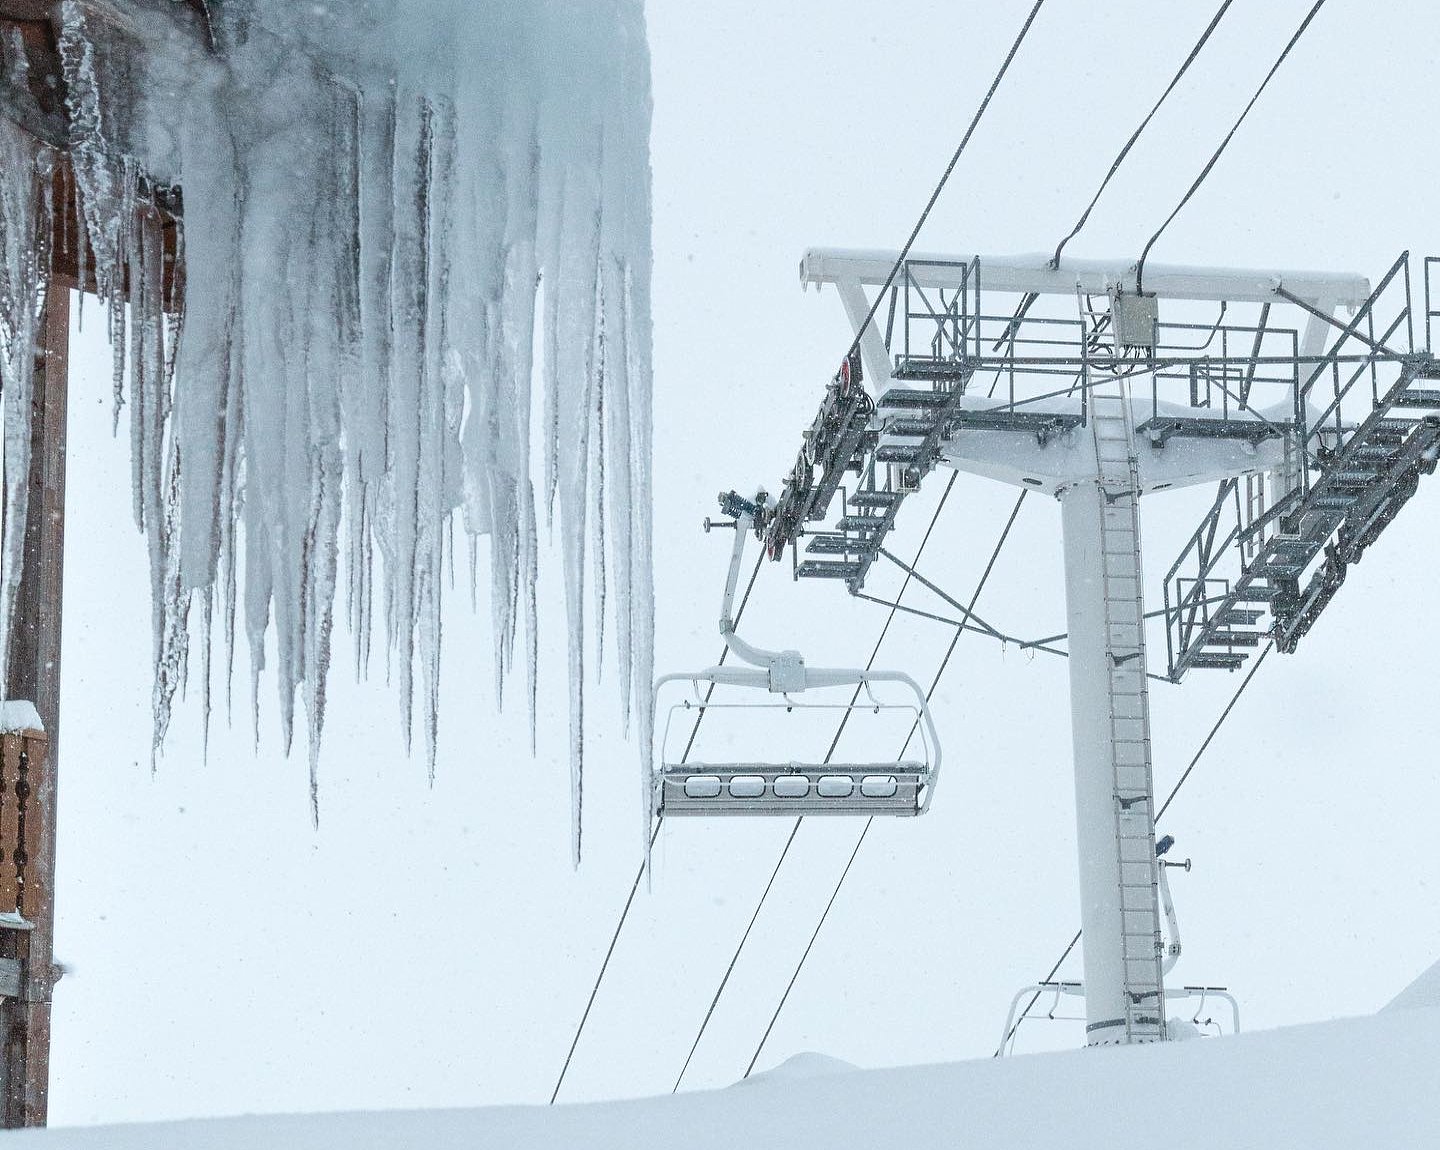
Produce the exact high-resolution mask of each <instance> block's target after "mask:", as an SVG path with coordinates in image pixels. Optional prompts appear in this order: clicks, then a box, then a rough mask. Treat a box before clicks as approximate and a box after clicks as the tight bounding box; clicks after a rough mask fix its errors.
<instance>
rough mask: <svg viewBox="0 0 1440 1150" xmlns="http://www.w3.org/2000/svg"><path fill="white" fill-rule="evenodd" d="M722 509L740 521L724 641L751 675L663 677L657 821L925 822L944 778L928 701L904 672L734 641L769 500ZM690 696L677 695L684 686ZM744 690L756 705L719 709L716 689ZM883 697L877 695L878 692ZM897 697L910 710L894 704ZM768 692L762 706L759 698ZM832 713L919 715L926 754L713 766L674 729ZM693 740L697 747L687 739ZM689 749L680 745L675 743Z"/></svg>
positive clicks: (653, 792) (654, 775) (654, 794)
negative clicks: (736, 609) (745, 566)
mask: <svg viewBox="0 0 1440 1150" xmlns="http://www.w3.org/2000/svg"><path fill="white" fill-rule="evenodd" d="M720 504H721V507H722V509H724V510H725V512H726V513H727V514H730V515H733V516H734V520H735V521H734V524H733V526H734V529H735V546H734V548H733V550H732V551H731V555H730V571H729V575H728V577H727V579H726V582H725V595H724V599H723V602H722V605H721V610H720V634H721V636H722V637H723V638H724V640H725V644H726V647H727V648H728V649H729V651H730V653H731V654H732V655H734V656H735V657H736V658H738V659H740V660H741V661H742V662H743V663H745V664H746V665H745V666H720V665H717V666H713V667H707V668H706V669H705V670H703V671H694V672H688V673H687V672H678V673H674V674H669V675H663V676H661V677H660V678H659V679H657V680H656V683H655V714H656V715H657V716H659V715H660V714H661V713H662V712H661V699H662V696H668V697H669V699H670V701H669V703H668V706H667V708H666V711H665V719H664V723H663V726H662V730H661V733H660V737H659V738H658V739H657V740H656V747H657V752H656V758H655V761H653V762H652V764H651V776H650V785H649V787H648V788H647V802H648V805H649V812H648V813H649V814H650V815H651V816H652V817H653V816H655V815H659V816H661V817H663V818H678V817H689V816H705V815H785V816H792V817H793V816H798V815H806V816H811V815H919V814H924V813H925V811H926V810H927V809H928V808H929V806H930V799H931V797H932V796H933V794H934V791H935V782H936V779H937V778H938V776H939V773H940V739H939V736H938V734H937V733H936V730H935V723H934V720H933V719H932V717H931V715H930V708H929V705H928V704H927V702H926V699H925V693H924V692H923V691H922V690H921V689H920V686H919V684H918V683H916V682H915V680H914V679H912V678H911V677H910V676H909V675H906V674H904V673H903V672H900V671H868V670H851V669H843V668H820V667H809V666H807V665H806V664H805V660H804V659H803V658H802V657H801V655H800V652H799V651H789V650H787V651H767V650H762V649H761V648H758V647H753V646H751V645H750V644H749V643H747V642H745V640H743V639H741V638H740V637H739V636H738V635H737V634H736V633H735V625H734V622H733V614H732V611H733V606H734V601H735V588H736V585H737V583H738V580H739V574H740V560H741V556H742V554H743V553H744V549H745V536H746V535H747V534H749V533H750V532H752V531H754V530H755V529H756V520H757V518H759V519H761V521H762V522H763V516H764V515H765V513H766V510H767V507H766V504H765V499H764V496H763V495H761V496H758V497H757V499H756V500H755V501H753V502H752V501H750V500H746V499H742V498H741V497H740V496H737V495H735V494H734V493H733V492H730V493H727V494H726V495H722V496H721V497H720ZM680 685H683V686H686V687H688V691H686V692H683V693H681V692H677V691H675V689H674V688H675V687H676V686H680ZM717 687H724V688H738V689H740V690H741V691H744V692H747V693H750V694H751V698H750V699H749V700H748V701H744V702H736V701H732V700H731V699H730V698H728V697H727V698H725V699H722V700H721V701H712V696H713V694H714V691H715V688H717ZM846 687H850V688H854V690H853V691H852V692H851V694H850V698H849V700H848V701H846V702H839V703H837V702H834V701H824V702H822V701H817V700H816V699H815V698H814V697H813V696H810V697H807V694H808V693H809V692H814V691H818V692H824V691H826V690H831V689H835V688H846ZM877 687H879V688H880V693H878V694H877V690H876V688H877ZM897 691H898V692H899V693H900V694H901V695H903V701H899V702H897V701H894V699H893V698H892V696H894V695H896V693H897ZM755 692H764V693H765V698H764V699H763V701H757V700H755V699H754V697H753V693H755ZM758 709H774V710H783V711H787V712H795V711H804V710H827V711H831V712H834V713H836V714H837V715H842V716H843V715H844V714H847V713H850V714H858V713H865V714H877V713H881V712H892V713H893V712H905V713H907V714H908V715H913V717H914V725H915V728H916V729H917V730H918V732H919V735H920V745H921V750H920V754H919V755H918V756H916V757H913V758H908V759H904V760H901V761H885V762H879V761H876V762H860V761H849V762H844V763H832V762H818V761H814V760H808V761H807V760H802V759H790V758H779V759H762V758H754V759H747V760H745V761H726V762H710V761H700V760H692V759H689V758H688V755H687V754H686V753H679V754H677V753H676V750H677V748H676V746H675V745H672V740H671V738H670V736H671V728H672V727H673V726H675V724H676V720H677V719H681V723H680V725H681V726H684V725H685V724H684V722H683V717H685V716H694V717H695V719H696V720H697V721H698V719H699V717H700V716H702V715H704V713H705V712H706V711H707V710H725V711H732V712H754V711H756V710H758ZM687 741H688V740H687ZM679 742H680V740H679V739H677V740H676V743H679Z"/></svg>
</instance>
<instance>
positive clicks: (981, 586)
mask: <svg viewBox="0 0 1440 1150" xmlns="http://www.w3.org/2000/svg"><path fill="white" fill-rule="evenodd" d="M1029 494H1030V493H1029V492H1028V491H1026V490H1024V489H1023V488H1022V489H1021V491H1020V496H1019V498H1018V499H1016V500H1015V506H1014V507H1012V508H1011V510H1010V517H1009V518H1008V519H1007V520H1006V521H1005V526H1004V528H1003V529H1002V530H1001V532H1000V538H999V539H997V540H996V541H995V547H994V549H993V550H992V551H991V552H990V558H989V561H988V562H986V564H985V570H984V571H983V572H982V573H981V575H980V579H979V581H978V582H977V583H976V584H975V590H974V592H973V593H972V594H971V596H970V607H969V610H968V611H967V616H968V615H969V614H970V613H972V612H973V611H974V608H975V604H976V602H978V601H979V599H980V593H981V592H982V591H984V590H985V584H986V583H988V582H989V580H990V574H991V572H992V571H994V570H995V563H996V561H997V560H998V559H999V558H1000V553H1001V552H1002V551H1003V550H1004V549H1005V543H1006V541H1007V540H1008V539H1009V538H1010V529H1011V528H1012V527H1014V526H1015V518H1016V516H1018V515H1019V514H1020V508H1021V507H1022V506H1023V505H1024V503H1025V497H1026V496H1027V495H1029ZM932 526H933V524H932ZM966 629H967V628H966V627H965V626H964V625H963V624H961V625H960V626H957V627H956V628H955V635H954V637H953V638H952V639H951V640H950V646H949V648H948V649H947V650H946V652H945V657H944V658H943V659H941V661H940V669H939V670H938V671H936V672H935V678H934V680H933V681H932V682H931V684H930V689H929V690H928V691H926V692H925V701H926V702H927V703H928V702H929V701H930V699H931V697H932V696H933V695H934V694H935V689H936V688H937V687H939V685H940V677H941V676H942V675H944V674H945V668H946V666H947V665H948V664H949V662H950V656H951V655H953V654H954V653H955V645H956V644H957V643H958V642H959V641H960V636H961V635H963V634H964V633H965V631H966ZM919 723H920V720H919V718H918V717H917V718H916V720H915V726H912V727H911V728H910V733H909V734H908V735H907V736H906V737H905V745H904V746H902V747H901V748H900V754H899V756H897V758H899V757H903V756H904V754H905V750H906V748H907V747H909V746H910V740H911V739H913V738H914V737H915V731H916V729H917V728H918V726H919ZM874 822H875V816H874V815H871V816H870V817H869V818H867V819H866V820H865V825H864V826H863V827H861V828H860V834H859V836H858V837H857V838H856V840H855V848H854V849H853V850H852V851H851V852H850V858H849V859H848V860H847V861H846V863H845V869H844V870H842V871H841V872H840V878H839V879H838V880H836V883H835V889H834V890H832V891H831V892H830V899H829V901H828V902H826V904H825V909H824V910H823V911H821V912H820V921H819V922H817V923H816V924H815V930H814V931H813V933H811V935H810V941H809V942H807V943H806V944H805V949H804V951H803V952H802V953H801V955H800V961H799V962H797V963H796V964H795V969H794V971H793V972H791V975H790V981H789V982H788V983H786V984H785V991H784V993H783V994H781V996H780V1001H779V1003H778V1004H777V1005H776V1007H775V1012H774V1013H773V1014H772V1015H771V1016H770V1021H769V1022H768V1023H767V1024H766V1026H765V1033H764V1034H762V1035H761V1036H760V1042H759V1044H758V1045H757V1046H756V1047H755V1053H754V1054H753V1055H752V1056H751V1058H750V1064H749V1065H748V1066H746V1067H745V1075H744V1076H745V1077H746V1078H749V1077H750V1073H751V1071H753V1070H754V1069H755V1063H756V1062H758V1061H759V1060H760V1053H761V1051H763V1050H764V1049H765V1043H766V1042H768V1041H769V1040H770V1034H771V1032H772V1031H773V1030H774V1029H775V1023H776V1022H777V1021H778V1020H779V1018H780V1014H781V1012H782V1011H783V1010H784V1009H785V1004H786V1003H787V1002H789V1001H790V992H791V991H792V990H793V989H795V983H796V981H797V980H798V979H799V977H800V972H801V970H803V969H804V967H805V962H806V960H807V959H808V958H809V957H810V952H811V951H812V950H813V949H814V947H815V940H816V939H817V938H819V937H820V931H821V929H823V927H824V926H825V920H826V919H827V918H828V917H829V916H830V908H831V907H833V906H834V905H835V900H836V899H837V898H839V897H840V888H841V887H843V886H844V885H845V879H846V878H847V877H848V876H849V874H850V868H851V867H852V866H854V865H855V857H856V856H857V855H858V854H859V853H860V848H861V847H862V846H863V845H864V843H865V838H866V836H867V835H869V833H870V826H871V824H872V823H874Z"/></svg>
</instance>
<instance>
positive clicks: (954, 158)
mask: <svg viewBox="0 0 1440 1150" xmlns="http://www.w3.org/2000/svg"><path fill="white" fill-rule="evenodd" d="M1044 5H1045V0H1035V3H1034V5H1033V6H1032V7H1031V8H1030V11H1029V13H1028V15H1027V16H1026V17H1025V21H1024V23H1023V24H1022V25H1021V27H1020V31H1019V33H1018V34H1017V35H1016V37H1015V40H1014V42H1013V43H1012V44H1011V45H1010V50H1009V51H1008V52H1007V53H1006V54H1005V59H1004V61H1003V62H1002V63H1001V65H1000V68H999V70H998V71H997V72H996V73H995V76H994V78H993V79H992V80H991V82H990V86H989V88H988V89H987V90H986V92H985V95H984V97H983V98H982V99H981V101H980V105H979V107H978V108H976V110H975V114H974V115H973V116H972V117H971V119H970V124H969V126H968V127H967V128H966V129H965V134H964V135H963V136H962V137H961V139H960V143H959V144H958V145H957V146H956V148H955V151H954V153H953V154H952V155H951V157H950V162H949V163H948V164H946V166H945V170H944V172H942V173H941V176H940V179H939V181H938V182H937V183H936V185H935V188H934V190H933V191H932V192H931V193H930V198H929V199H928V200H927V201H926V204H925V207H924V208H923V209H922V210H921V212H920V216H919V218H918V219H917V220H916V221H915V226H914V227H913V228H912V229H911V231H910V235H909V237H908V238H907V239H906V240H905V244H904V246H903V247H902V248H901V249H900V254H899V255H898V256H897V257H896V259H895V264H894V266H893V267H892V268H891V269H890V272H889V274H888V275H887V276H886V277H885V282H884V284H883V285H882V286H881V288H880V290H879V291H878V292H876V294H875V300H874V302H873V303H872V304H871V305H870V310H869V312H868V313H867V314H866V316H865V319H864V321H863V322H862V323H860V324H859V325H857V326H856V329H855V338H854V340H853V342H852V343H851V344H850V348H849V350H848V351H847V352H846V355H845V358H846V359H849V358H850V357H851V356H853V355H854V354H855V352H856V351H857V350H858V349H859V347H860V342H861V339H862V338H863V336H864V333H865V329H866V328H867V327H869V325H870V323H871V322H872V321H873V320H874V318H875V314H876V312H877V310H878V309H879V307H880V302H881V301H882V300H883V299H884V298H885V293H886V291H888V290H889V288H890V286H891V285H892V284H893V283H894V282H895V277H896V276H897V275H899V273H900V269H901V267H903V266H904V263H905V259H906V257H907V256H909V254H910V250H911V248H913V247H914V245H915V240H916V239H917V238H918V236H919V235H920V231H921V229H922V228H924V226H925V222H926V220H928V219H929V217H930V213H931V211H932V210H933V209H934V207H935V204H936V202H937V201H938V200H939V199H940V195H941V193H942V192H943V191H944V190H945V185H946V183H947V182H948V181H949V179H950V176H951V173H953V172H954V170H955V167H956V165H957V164H958V163H959V162H960V157H961V156H962V155H963V154H964V152H965V149H966V148H967V147H968V146H969V144H970V140H971V137H973V136H974V134H975V129H976V128H977V127H978V126H979V124H980V120H981V118H982V117H983V116H984V115H985V111H986V109H987V108H988V107H989V106H990V101H991V100H992V99H993V98H994V96H995V93H996V91H997V90H998V89H999V87H1000V83H1001V81H1002V80H1003V79H1004V78H1005V74H1006V72H1008V71H1009V70H1010V65H1011V63H1012V62H1013V61H1014V59H1015V56H1016V54H1017V53H1018V52H1019V50H1020V46H1021V44H1023V43H1024V41H1025V38H1026V36H1027V35H1028V34H1029V32H1030V28H1031V26H1032V25H1033V24H1034V23H1035V17H1036V16H1038V15H1039V14H1040V9H1041V8H1042V7H1044ZM955 478H956V476H955V474H953V473H952V475H951V479H950V483H949V485H948V486H947V487H946V489H945V493H944V495H943V496H942V497H941V499H940V502H939V504H938V506H937V507H936V510H935V515H934V516H933V517H932V518H931V521H930V527H929V528H928V529H927V530H926V532H925V540H922V542H921V545H920V547H921V549H922V550H923V548H924V546H925V541H928V539H929V537H930V531H931V530H933V529H934V526H935V523H936V521H937V520H938V519H939V515H940V510H941V509H942V508H943V507H944V506H945V501H946V500H947V499H948V498H949V496H950V491H951V489H952V488H953V487H954V485H955ZM916 557H917V559H918V557H919V551H917V552H916ZM910 577H911V576H910V574H909V573H907V575H906V577H905V584H904V585H902V587H901V594H902V595H903V593H904V586H905V585H908V584H909V581H910ZM899 598H900V596H899V595H897V596H896V599H897V600H898V599H899ZM896 610H897V608H893V607H892V609H891V611H890V614H889V616H888V617H887V618H886V620H885V626H884V627H883V628H882V629H881V632H880V639H879V640H877V641H876V645H875V652H872V654H871V657H870V663H872V664H873V662H874V659H875V654H876V653H878V651H879V647H880V642H882V641H883V640H884V637H885V634H886V632H888V631H889V629H890V623H891V622H892V621H893V620H894V618H895V614H896ZM869 666H870V664H867V665H866V669H867V670H868V669H869ZM859 691H860V689H859V688H858V687H857V688H856V693H855V698H857V699H858V698H859ZM852 703H853V700H852ZM849 715H850V713H849V711H848V710H847V711H846V712H845V714H844V715H843V716H842V717H841V720H840V724H839V727H838V728H837V730H836V732H835V737H834V738H833V739H832V740H831V743H830V749H829V750H828V751H827V752H826V755H825V759H824V761H825V762H829V761H830V757H831V756H832V755H833V754H834V753H835V748H836V746H837V745H838V744H839V741H840V737H841V735H842V734H843V733H844V730H845V725H846V722H847V721H848V719H849ZM803 818H804V816H801V817H800V818H797V819H796V820H795V826H794V828H793V829H792V830H791V833H790V837H789V838H788V839H787V840H786V842H785V846H784V849H783V850H782V851H781V852H780V858H779V860H778V861H777V862H776V865H775V870H774V871H773V872H772V873H771V876H770V881H769V882H768V883H767V884H766V886H765V890H764V891H763V892H762V894H761V897H760V902H759V904H758V905H757V906H756V908H755V913H754V914H753V915H752V916H751V919H750V923H749V925H747V926H746V928H745V933H744V934H743V935H742V936H741V939H740V944H739V946H738V947H737V948H736V950H735V954H734V956H733V957H732V958H731V961H730V965H729V966H728V967H727V968H726V971H725V974H724V976H723V977H722V978H721V981H720V986H719V988H718V989H717V990H716V992H715V996H714V997H713V998H712V1000H711V1003H710V1007H709V1009H708V1010H707V1011H706V1013H705V1018H704V1020H703V1021H702V1022H701V1025H700V1033H699V1034H697V1035H696V1037H695V1041H694V1043H692V1045H691V1048H690V1054H689V1056H687V1058H686V1060H685V1065H684V1066H682V1067H681V1070H680V1074H679V1075H678V1076H677V1077H676V1079H675V1085H674V1087H672V1089H671V1092H672V1093H674V1091H675V1090H678V1089H679V1086H680V1082H681V1081H682V1080H683V1078H684V1076H685V1069H686V1068H687V1067H688V1066H689V1064H690V1059H691V1058H692V1057H693V1056H694V1054H695V1050H696V1048H697V1047H698V1046H699V1043H700V1039H701V1037H703V1035H704V1032H705V1028H706V1027H707V1026H708V1024H709V1022H710V1018H711V1017H712V1016H713V1014H714V1011H715V1005H716V1003H717V1002H718V1001H719V999H720V996H721V994H723V992H724V989H725V986H726V984H727V983H728V981H729V978H730V974H731V973H732V972H733V970H734V967H735V962H736V960H738V958H739V955H740V951H741V950H742V949H743V948H744V945H745V941H746V939H748V938H749V935H750V929H751V928H752V927H753V926H754V925H755V920H756V918H758V917H759V914H760V909H761V907H763V906H764V903H765V900H766V898H767V897H768V896H769V893H770V890H771V888H772V887H773V886H774V882H775V876H776V874H778V873H779V870H780V867H781V865H783V863H784V861H785V857H786V855H787V854H788V852H789V850H790V846H791V844H792V843H793V842H794V841H795V834H796V832H797V831H798V830H799V828H800V823H801V822H802V821H803ZM637 885H638V880H637Z"/></svg>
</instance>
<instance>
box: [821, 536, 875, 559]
mask: <svg viewBox="0 0 1440 1150" xmlns="http://www.w3.org/2000/svg"><path fill="white" fill-rule="evenodd" d="M877 546H878V544H877V543H876V542H875V541H874V540H873V539H860V538H857V537H855V536H849V537H847V536H844V535H812V536H811V537H810V542H809V543H807V544H806V546H805V553H806V554H807V555H868V554H870V553H871V552H873V551H874V550H875V548H876V547H877Z"/></svg>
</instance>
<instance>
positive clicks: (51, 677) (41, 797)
mask: <svg viewBox="0 0 1440 1150" xmlns="http://www.w3.org/2000/svg"><path fill="white" fill-rule="evenodd" d="M57 278H58V277H57ZM69 348H70V291H69V288H68V286H66V285H65V284H64V283H63V282H54V281H52V282H51V285H50V290H49V292H48V293H47V295H46V300H45V320H44V334H43V337H42V341H41V347H40V351H39V355H38V357H37V363H36V369H35V392H34V398H33V401H32V419H33V425H32V428H31V457H30V510H29V516H28V521H27V523H26V527H25V570H24V573H23V575H22V577H21V582H20V591H19V596H18V599H17V602H16V609H15V626H14V629H13V634H12V637H11V649H10V666H9V668H8V669H7V673H6V677H5V697H6V698H7V699H29V700H31V701H33V702H34V703H35V707H36V709H37V710H38V711H39V712H40V719H41V722H43V723H44V725H45V731H46V735H47V736H48V744H49V747H48V753H47V752H44V751H43V750H42V748H43V747H44V744H45V742H46V740H44V739H40V740H29V739H27V740H26V741H25V742H26V745H27V746H28V747H32V748H33V749H32V750H31V752H30V753H29V756H28V758H29V770H28V779H27V782H28V788H27V789H28V791H29V795H28V796H27V797H26V799H25V808H24V809H25V813H26V815H27V816H28V818H27V825H26V828H25V839H26V848H27V858H26V859H25V867H24V880H23V885H24V888H25V895H24V900H23V908H24V914H25V917H26V918H27V919H28V920H30V921H31V922H32V923H33V924H34V929H33V930H29V931H24V932H19V931H5V932H3V933H4V935H5V939H4V944H5V947H6V951H7V953H13V955H14V957H16V958H18V959H19V960H20V985H19V991H20V993H19V995H18V997H16V998H10V999H6V1001H5V1005H4V1007H3V1010H0V1027H3V1030H0V1037H3V1042H0V1088H3V1106H4V1126H5V1128H7V1129H13V1128H15V1127H22V1126H44V1125H45V1121H46V1116H47V1112H48V1107H49V1092H50V996H51V991H52V990H53V988H54V985H55V980H56V970H55V965H54V932H55V900H54V888H55V799H56V785H55V783H56V768H57V766H58V765H59V756H58V750H59V735H60V605H61V584H62V580H63V576H64V569H65V564H64V558H65V553H64V548H65V412H66V392H67V385H68V366H69V364H68V361H69ZM36 760H39V761H38V762H37V761H36Z"/></svg>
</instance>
